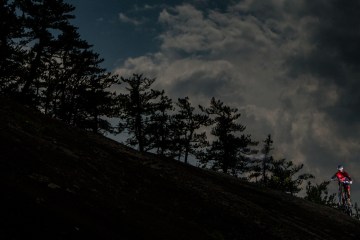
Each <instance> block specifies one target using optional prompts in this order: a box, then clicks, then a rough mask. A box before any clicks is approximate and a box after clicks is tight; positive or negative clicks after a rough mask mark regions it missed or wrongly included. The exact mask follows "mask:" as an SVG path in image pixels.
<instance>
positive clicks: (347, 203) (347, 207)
mask: <svg viewBox="0 0 360 240" xmlns="http://www.w3.org/2000/svg"><path fill="white" fill-rule="evenodd" d="M351 184H352V181H349V180H345V181H343V182H340V181H339V193H338V194H339V204H340V208H341V209H342V210H343V212H344V213H346V214H347V215H349V216H352V215H353V212H352V204H351V199H350V196H349V193H348V191H347V190H346V187H347V186H348V185H351Z"/></svg>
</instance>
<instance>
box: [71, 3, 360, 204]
mask: <svg viewBox="0 0 360 240" xmlns="http://www.w3.org/2000/svg"><path fill="white" fill-rule="evenodd" d="M66 2H68V3H71V4H73V5H74V6H75V7H76V11H75V12H74V14H75V15H76V19H75V20H74V24H75V25H76V26H78V27H79V32H80V34H81V36H82V37H83V39H85V40H87V41H88V42H89V43H90V44H93V45H94V50H95V51H96V52H97V53H99V54H100V56H101V57H102V58H104V59H105V63H104V67H106V68H107V69H108V70H109V71H113V72H115V73H117V74H120V75H121V76H124V77H126V76H129V75H131V74H132V73H144V74H145V75H147V76H148V77H155V78H156V79H157V81H156V87H158V88H161V89H164V90H165V92H166V93H167V94H168V95H169V96H170V97H171V98H173V99H176V98H177V97H185V96H188V97H189V98H190V100H191V101H192V103H193V104H194V105H197V104H202V105H205V106H206V105H207V104H208V103H209V100H210V99H211V97H215V98H217V99H220V100H222V101H224V102H225V103H226V104H227V105H230V106H233V107H237V108H238V109H239V110H240V112H241V113H242V117H241V120H242V123H243V124H244V125H245V126H247V131H248V133H249V134H251V135H252V136H253V137H254V138H255V140H258V141H260V142H261V141H262V140H264V139H265V138H266V136H267V134H272V136H273V138H274V144H275V152H276V154H277V155H278V157H279V158H282V157H285V158H287V159H289V160H292V161H294V162H295V163H303V164H304V165H305V168H304V170H305V171H306V172H310V173H313V174H315V175H316V176H318V179H317V180H318V181H319V182H320V181H324V180H328V179H329V178H330V177H331V175H332V174H333V173H334V172H335V171H336V166H337V165H338V164H344V165H345V169H346V170H348V171H349V173H350V174H351V175H353V177H354V187H353V188H354V193H355V195H354V196H357V197H358V199H360V187H359V186H360V162H359V160H360V139H359V135H360V113H359V109H360V94H359V92H360V80H359V79H360V57H359V56H360V45H359V42H360V18H359V17H358V13H359V12H360V2H359V1H343V0H317V1H312V0H268V1H263V0H241V1H240V0H233V1H215V0H188V1H155V0H153V1H139V0H138V1H133V0H118V1H115V0H103V1H95V0H67V1H66ZM333 186H334V187H335V184H333Z"/></svg>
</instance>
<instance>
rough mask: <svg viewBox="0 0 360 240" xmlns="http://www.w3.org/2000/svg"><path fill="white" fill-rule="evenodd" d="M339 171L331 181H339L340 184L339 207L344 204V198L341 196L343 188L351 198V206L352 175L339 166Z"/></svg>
mask: <svg viewBox="0 0 360 240" xmlns="http://www.w3.org/2000/svg"><path fill="white" fill-rule="evenodd" d="M337 169H338V171H337V172H336V173H335V174H334V176H332V178H331V180H336V179H337V180H338V182H339V195H338V197H339V205H340V203H342V202H344V196H340V193H341V192H342V191H341V188H342V187H343V188H344V190H345V191H346V192H347V194H348V196H349V204H351V202H350V184H352V179H351V177H350V175H349V174H348V173H347V172H345V171H344V166H343V165H338V167H337Z"/></svg>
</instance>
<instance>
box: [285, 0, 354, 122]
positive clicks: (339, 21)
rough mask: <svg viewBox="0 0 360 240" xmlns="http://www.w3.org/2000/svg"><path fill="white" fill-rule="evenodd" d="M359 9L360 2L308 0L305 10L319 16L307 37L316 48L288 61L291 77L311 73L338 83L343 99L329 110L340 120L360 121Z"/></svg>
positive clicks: (314, 17)
mask: <svg viewBox="0 0 360 240" xmlns="http://www.w3.org/2000/svg"><path fill="white" fill-rule="evenodd" d="M359 12H360V2H359V1H340V0H330V1H328V0H327V1H325V0H323V1H310V0H307V1H306V2H305V5H304V10H302V11H301V13H302V14H305V15H304V16H302V17H312V18H313V19H316V21H314V22H313V25H312V26H311V27H310V28H309V33H310V34H309V37H308V39H307V40H308V42H310V43H311V44H312V45H313V50H312V51H310V52H309V53H307V54H298V55H293V56H290V57H289V61H288V64H289V67H290V71H289V73H290V74H291V76H296V75H299V74H304V73H309V74H312V75H313V76H315V77H317V78H318V79H320V80H321V81H322V84H324V85H329V84H335V85H336V86H337V88H338V93H339V100H338V102H337V104H336V105H334V106H331V107H328V108H326V110H327V112H328V113H329V116H331V117H333V118H334V119H335V120H336V121H338V122H340V123H345V122H350V123H351V122H352V123H355V122H356V121H359V120H360V113H359V112H358V109H359V108H360V97H359V93H358V92H359V90H360V79H359V77H360V18H359Z"/></svg>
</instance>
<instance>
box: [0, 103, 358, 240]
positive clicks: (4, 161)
mask: <svg viewBox="0 0 360 240" xmlns="http://www.w3.org/2000/svg"><path fill="white" fill-rule="evenodd" d="M0 189H1V203H0V213H1V218H0V237H1V239H80V238H84V239H159V240H160V239H164V240H165V239H166V240H176V239H179V240H180V239H181V240H184V239H194V240H200V239H267V240H269V239H292V240H296V239H324V240H325V239H326V240H331V239H340V238H341V239H347V240H351V239H360V223H359V221H356V220H354V219H352V218H350V217H347V216H346V215H344V214H342V213H340V212H339V211H337V210H335V209H331V208H328V207H324V206H318V205H314V204H312V203H309V202H307V201H305V200H303V199H299V198H296V197H291V196H289V195H286V194H282V193H278V192H274V191H270V190H266V189H260V188H258V187H256V186H254V185H252V184H248V183H244V182H241V181H239V180H236V179H234V178H232V177H228V176H223V175H221V174H216V173H213V172H210V171H206V170H202V169H199V168H195V167H192V166H188V165H184V164H182V163H179V162H177V161H173V160H170V159H162V158H159V157H157V156H155V155H152V154H140V153H138V152H137V151H134V150H132V149H130V148H127V147H125V146H123V145H121V144H119V143H117V142H115V141H112V140H110V139H107V138H105V137H103V136H100V135H96V134H92V133H87V132H83V131H80V130H77V129H74V128H71V127H68V126H66V125H64V124H62V123H60V122H58V121H56V120H52V119H48V118H46V117H45V116H43V115H41V114H40V113H36V112H34V111H32V110H31V109H28V108H24V107H22V106H20V105H17V104H15V103H13V102H10V101H8V100H4V99H1V103H0Z"/></svg>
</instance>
